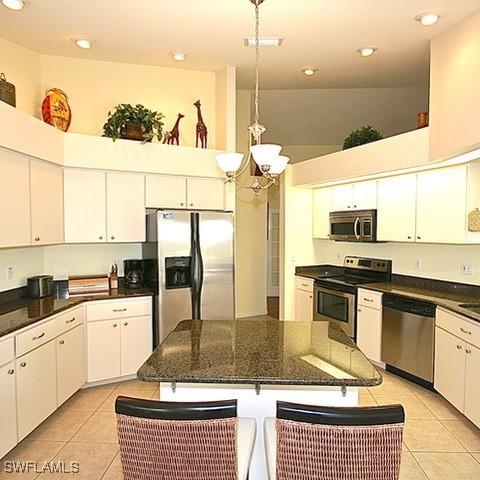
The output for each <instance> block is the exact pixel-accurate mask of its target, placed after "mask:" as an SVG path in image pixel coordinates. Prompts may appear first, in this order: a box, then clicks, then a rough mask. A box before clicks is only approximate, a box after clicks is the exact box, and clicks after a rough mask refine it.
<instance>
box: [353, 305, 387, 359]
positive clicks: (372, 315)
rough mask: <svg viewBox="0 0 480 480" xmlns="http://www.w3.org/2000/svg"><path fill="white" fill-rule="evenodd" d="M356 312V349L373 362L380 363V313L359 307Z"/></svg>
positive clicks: (379, 311) (372, 309) (373, 309)
mask: <svg viewBox="0 0 480 480" xmlns="http://www.w3.org/2000/svg"><path fill="white" fill-rule="evenodd" d="M357 312H358V315H357V344H358V347H359V348H360V350H361V351H362V352H363V353H364V354H365V355H366V356H367V357H368V358H370V359H371V360H373V361H374V362H381V351H382V311H381V310H377V309H375V308H370V307H365V306H361V307H358V310H357Z"/></svg>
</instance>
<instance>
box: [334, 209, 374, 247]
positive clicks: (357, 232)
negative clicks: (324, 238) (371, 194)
mask: <svg viewBox="0 0 480 480" xmlns="http://www.w3.org/2000/svg"><path fill="white" fill-rule="evenodd" d="M329 238H330V240H337V241H343V242H376V241H377V211H376V210H349V211H345V212H330V237H329Z"/></svg>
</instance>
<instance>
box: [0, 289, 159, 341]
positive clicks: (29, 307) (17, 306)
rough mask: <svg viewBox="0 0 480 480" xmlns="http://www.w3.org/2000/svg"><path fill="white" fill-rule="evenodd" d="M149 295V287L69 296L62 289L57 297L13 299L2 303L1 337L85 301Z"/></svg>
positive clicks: (0, 308) (0, 317)
mask: <svg viewBox="0 0 480 480" xmlns="http://www.w3.org/2000/svg"><path fill="white" fill-rule="evenodd" d="M149 295H152V292H151V291H150V290H148V289H135V290H133V289H119V290H117V291H112V292H110V293H109V294H105V295H89V296H88V295H76V296H74V297H68V292H66V291H65V290H62V291H60V293H59V295H58V294H57V296H56V297H53V296H52V297H46V298H41V299H31V298H17V299H12V300H10V301H6V302H2V303H0V337H2V336H4V335H7V334H9V333H12V332H15V331H17V330H20V329H21V328H24V327H27V326H29V325H32V324H33V323H35V322H38V321H40V320H43V319H44V318H47V317H50V316H51V315H55V314H56V313H60V312H62V311H64V310H68V309H69V308H72V307H75V306H77V305H80V304H82V303H84V302H90V301H95V300H113V299H116V298H129V297H145V296H149Z"/></svg>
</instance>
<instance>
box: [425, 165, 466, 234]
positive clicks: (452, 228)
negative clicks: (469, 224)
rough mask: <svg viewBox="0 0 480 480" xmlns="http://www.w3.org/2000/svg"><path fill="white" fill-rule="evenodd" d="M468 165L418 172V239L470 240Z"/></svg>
mask: <svg viewBox="0 0 480 480" xmlns="http://www.w3.org/2000/svg"><path fill="white" fill-rule="evenodd" d="M466 202H467V167H466V166H465V165H461V166H459V167H452V168H443V169H439V170H432V171H430V172H422V173H419V174H418V175H417V241H418V242H431V243H463V242H465V240H466Z"/></svg>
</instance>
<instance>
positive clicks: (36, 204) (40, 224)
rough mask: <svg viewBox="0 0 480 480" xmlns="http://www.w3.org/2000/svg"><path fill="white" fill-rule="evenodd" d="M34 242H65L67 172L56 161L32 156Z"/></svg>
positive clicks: (31, 189) (31, 181)
mask: <svg viewBox="0 0 480 480" xmlns="http://www.w3.org/2000/svg"><path fill="white" fill-rule="evenodd" d="M30 195H31V216H32V244H33V245H44V244H49V243H62V242H63V173H62V168H61V167H59V166H57V165H54V164H53V163H47V162H42V161H39V160H30Z"/></svg>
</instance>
